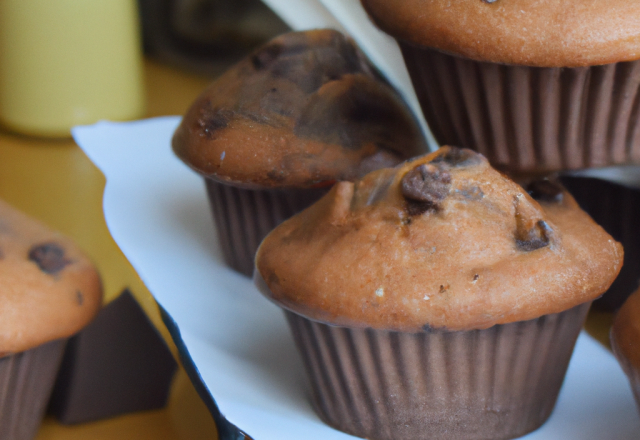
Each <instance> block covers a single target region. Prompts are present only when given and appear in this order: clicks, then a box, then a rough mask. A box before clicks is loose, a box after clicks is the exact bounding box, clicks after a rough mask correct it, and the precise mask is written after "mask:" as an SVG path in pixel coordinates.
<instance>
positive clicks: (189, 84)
mask: <svg viewBox="0 0 640 440" xmlns="http://www.w3.org/2000/svg"><path fill="white" fill-rule="evenodd" d="M145 81H146V88H147V92H146V93H147V116H148V117H153V116H163V115H180V114H183V113H184V112H185V111H186V109H187V107H188V106H189V105H190V103H191V102H192V101H193V100H194V99H195V97H196V96H197V95H198V94H199V93H200V92H201V91H202V90H203V89H204V87H205V86H206V85H207V84H208V83H209V82H210V79H209V78H205V77H201V76H196V75H191V74H188V73H185V72H181V71H179V70H176V69H174V68H171V67H167V66H165V65H161V64H158V63H156V62H153V61H149V60H147V61H145ZM104 185H105V179H104V176H103V175H102V173H101V172H100V171H99V170H98V169H97V168H96V167H95V166H94V165H93V164H92V163H91V161H90V160H89V159H88V158H87V157H86V156H85V155H84V153H83V152H82V151H81V150H80V148H79V147H78V146H77V145H76V144H75V142H74V141H73V140H72V139H70V138H69V139H64V140H53V139H49V140H47V139H39V138H32V137H27V136H20V135H15V134H12V133H10V132H8V131H6V130H2V129H0V198H2V199H4V200H6V201H7V202H9V203H11V204H12V205H13V206H15V207H16V208H18V209H20V210H22V211H24V212H25V213H27V214H30V215H31V216H33V217H35V218H37V219H39V220H41V221H43V222H44V223H46V224H48V225H49V226H51V227H52V228H54V229H56V230H59V231H61V232H63V233H64V234H66V235H68V236H70V237H71V238H73V239H74V240H75V241H76V242H77V243H78V244H79V245H80V247H82V248H83V249H84V250H85V251H86V252H87V253H88V254H89V255H90V256H91V258H92V259H93V261H94V262H95V263H96V265H97V266H98V269H99V270H100V273H101V275H102V280H103V284H104V288H105V301H106V302H108V301H110V300H111V299H113V298H115V297H116V296H117V295H118V294H119V293H120V292H121V291H122V290H123V289H124V288H125V287H129V288H130V290H131V291H132V292H133V294H134V296H135V297H136V298H137V299H138V301H139V302H140V303H141V305H142V306H143V308H144V309H145V311H146V312H147V314H148V315H149V317H150V318H151V319H152V321H153V322H154V324H156V326H157V327H158V329H159V330H160V332H161V333H162V335H163V336H164V337H165V339H166V340H167V341H168V344H169V346H170V348H171V350H172V351H173V353H174V354H175V353H176V350H175V346H174V345H173V344H172V342H171V339H170V337H169V334H168V332H167V330H166V328H165V327H164V325H163V324H162V321H161V319H160V315H159V312H158V309H157V306H156V304H155V302H154V300H153V298H152V297H151V294H150V293H149V292H148V290H147V289H146V288H145V286H144V285H143V283H142V282H141V281H140V279H139V278H138V276H137V275H136V273H135V271H134V270H133V268H132V267H131V265H130V264H129V263H128V261H127V260H126V258H125V257H124V255H123V254H122V252H121V251H120V249H119V248H118V246H117V245H116V244H115V242H114V241H113V239H112V238H111V235H110V234H109V231H108V229H107V226H106V224H105V220H104V216H103V212H102V194H103V189H104ZM213 438H216V431H215V425H214V424H213V420H212V419H211V416H210V415H209V413H208V412H207V410H206V407H205V406H204V404H203V403H202V401H201V400H200V399H199V397H198V396H197V394H196V392H195V389H194V388H193V386H192V385H191V383H190V382H189V380H188V379H187V377H186V374H185V373H184V370H182V368H180V369H179V371H178V374H177V375H176V379H175V381H174V384H173V386H172V390H171V394H170V398H169V404H168V405H167V407H166V408H165V409H163V410H158V411H149V412H145V413H137V414H129V415H125V416H121V417H116V418H113V419H109V420H105V421H99V422H95V423H88V424H83V425H76V426H70V427H69V426H62V425H59V424H58V423H57V422H56V421H55V420H54V419H51V418H47V419H46V420H45V422H44V423H43V425H42V428H41V429H40V432H39V435H38V437H37V439H38V440H58V439H92V440H102V439H104V440H107V439H118V440H126V439H140V440H145V439H154V440H174V439H181V440H182V439H185V440H186V439H189V440H197V439H213Z"/></svg>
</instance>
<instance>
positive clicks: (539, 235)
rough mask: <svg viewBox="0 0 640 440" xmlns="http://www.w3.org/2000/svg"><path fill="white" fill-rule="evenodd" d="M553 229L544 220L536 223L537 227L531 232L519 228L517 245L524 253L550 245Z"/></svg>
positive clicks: (530, 230)
mask: <svg viewBox="0 0 640 440" xmlns="http://www.w3.org/2000/svg"><path fill="white" fill-rule="evenodd" d="M550 231H551V228H550V227H549V225H548V224H547V222H545V221H544V220H539V221H538V222H536V224H535V226H534V227H533V228H531V229H529V230H522V229H520V228H518V231H517V234H516V245H517V246H518V249H520V250H521V251H524V252H531V251H535V250H536V249H540V248H543V247H545V246H548V245H549V236H550V235H551V234H550Z"/></svg>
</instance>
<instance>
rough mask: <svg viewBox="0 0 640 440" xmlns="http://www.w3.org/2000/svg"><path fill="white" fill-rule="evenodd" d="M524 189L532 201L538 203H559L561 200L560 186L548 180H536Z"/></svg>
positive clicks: (561, 190) (561, 191)
mask: <svg viewBox="0 0 640 440" xmlns="http://www.w3.org/2000/svg"><path fill="white" fill-rule="evenodd" d="M525 189H526V190H527V192H528V193H529V195H530V196H531V197H532V198H533V199H534V200H537V201H539V202H545V203H561V202H562V199H563V188H562V186H560V184H559V183H557V182H555V181H551V180H549V179H536V180H534V181H533V182H531V183H529V184H528V185H527V187H526V188H525Z"/></svg>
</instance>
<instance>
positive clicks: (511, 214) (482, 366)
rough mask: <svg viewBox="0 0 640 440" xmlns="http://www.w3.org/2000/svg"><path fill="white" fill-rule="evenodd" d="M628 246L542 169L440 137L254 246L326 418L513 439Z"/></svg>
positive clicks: (408, 432) (530, 424) (542, 400)
mask: <svg viewBox="0 0 640 440" xmlns="http://www.w3.org/2000/svg"><path fill="white" fill-rule="evenodd" d="M622 257H623V251H622V247H621V246H620V244H619V243H617V242H615V241H614V240H613V239H612V238H611V237H610V236H609V235H608V234H607V233H606V232H605V231H604V230H603V229H602V228H601V227H600V226H598V225H597V224H595V223H594V222H593V220H591V218H590V217H589V216H588V215H587V214H586V213H584V212H583V211H581V210H580V209H579V207H578V205H577V204H576V202H575V201H574V200H573V198H572V197H571V196H570V195H569V194H568V193H567V192H565V191H563V189H562V188H561V187H559V186H556V185H553V184H552V183H551V182H549V181H545V182H543V183H541V184H540V183H533V184H531V185H530V187H529V188H528V191H525V190H524V189H523V188H522V187H520V186H518V185H517V184H515V183H514V182H512V181H510V180H509V179H507V178H506V177H504V176H503V175H502V174H500V173H499V172H497V171H495V170H493V169H492V168H491V167H490V166H489V164H488V162H487V160H486V159H485V158H484V157H483V156H481V155H479V154H476V153H474V152H472V151H470V150H463V149H456V148H450V147H444V148H441V149H440V150H438V151H437V152H435V153H432V154H430V155H428V156H423V157H419V158H416V159H413V160H409V161H407V162H405V163H403V164H401V165H398V166H397V167H395V168H391V169H382V170H378V171H375V172H373V173H370V174H368V175H367V176H365V177H364V178H362V179H361V180H358V181H356V182H355V183H350V182H340V183H338V184H337V185H336V186H335V187H334V188H332V190H331V191H330V192H329V193H328V194H327V195H326V196H325V197H323V198H322V199H321V200H320V201H318V202H317V203H316V204H314V205H312V206H311V207H310V208H308V209H306V210H305V211H303V212H301V213H300V214H298V215H296V216H295V217H293V218H291V219H289V220H287V221H285V222H284V223H283V224H281V225H280V226H278V227H277V228H276V229H274V230H273V231H272V232H271V233H270V234H269V235H268V236H267V237H266V238H265V240H264V241H263V243H262V245H261V246H260V248H259V250H258V253H257V256H256V268H257V270H256V275H255V278H256V284H257V285H258V286H259V287H260V289H261V290H262V292H263V293H264V294H265V295H266V296H267V297H269V298H270V299H271V300H273V301H274V302H276V303H277V304H279V305H280V306H281V307H283V308H284V310H285V314H286V316H287V319H288V321H289V324H290V326H291V329H292V330H293V334H294V339H295V341H296V343H297V346H298V349H299V351H300V352H301V354H302V358H303V360H304V363H305V366H306V369H307V372H308V375H309V377H310V380H311V386H312V395H313V403H314V405H315V408H316V411H317V412H318V414H319V415H320V417H321V418H322V419H324V420H325V421H326V422H327V423H329V424H330V425H332V426H334V427H336V428H337V429H340V430H342V431H345V432H348V433H350V434H353V435H357V436H360V437H366V438H371V439H375V440H382V439H409V440H410V439H425V438H429V439H465V440H471V439H507V438H513V437H517V436H520V435H523V434H525V433H527V432H529V431H532V430H534V429H536V428H537V427H539V426H540V425H541V424H542V423H543V422H544V421H545V420H546V419H547V418H548V416H549V415H550V413H551V411H552V409H553V407H554V404H555V401H556V398H557V395H558V392H559V389H560V386H561V384H562V381H563V378H564V375H565V372H566V368H567V365H568V362H569V358H570V356H571V353H572V350H573V346H574V344H575V340H576V338H577V336H578V333H579V332H580V328H581V326H582V323H583V321H584V318H585V315H586V313H587V311H588V308H589V304H590V303H591V301H592V300H593V299H594V298H596V297H598V296H599V295H600V294H602V292H604V291H606V290H607V288H608V287H609V285H610V284H611V283H612V282H613V280H614V279H615V277H616V275H617V274H618V272H619V270H620V267H621V265H622Z"/></svg>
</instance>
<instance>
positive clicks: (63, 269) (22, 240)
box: [0, 200, 102, 440]
mask: <svg viewBox="0 0 640 440" xmlns="http://www.w3.org/2000/svg"><path fill="white" fill-rule="evenodd" d="M0 284H1V285H2V290H1V291H0V353H1V354H2V357H1V358H0V383H1V384H2V385H1V386H0V396H2V399H1V401H0V407H1V408H2V411H0V438H3V439H20V440H22V439H31V438H33V437H35V435H36V432H37V429H38V426H39V425H40V421H41V419H42V416H43V415H44V411H45V409H46V404H47V402H48V399H49V395H50V393H51V390H52V387H53V383H54V380H55V376H56V373H57V371H58V367H59V365H60V361H61V359H62V354H63V351H64V347H65V343H66V339H67V338H68V337H69V336H71V335H73V334H75V333H77V332H78V331H79V330H80V329H82V328H83V327H84V326H85V325H86V324H88V323H89V322H90V321H91V319H92V318H93V317H94V316H95V315H96V313H97V312H98V310H99V309H100V306H101V304H102V287H101V283H100V278H99V276H98V273H97V271H96V269H95V267H94V266H93V265H92V264H91V262H90V261H89V260H88V258H87V257H86V256H85V255H84V254H83V253H82V251H80V249H79V248H78V247H77V246H76V245H75V244H74V243H73V242H72V241H71V240H70V239H68V238H66V237H64V236H62V235H61V234H59V233H56V232H53V231H51V230H50V229H48V228H47V227H45V226H44V225H42V224H40V223H39V222H37V221H36V220H34V219H32V218H30V217H28V216H26V215H25V214H23V213H21V212H19V211H17V210H16V209H14V208H13V207H11V206H10V205H8V204H7V203H5V202H3V201H1V200H0Z"/></svg>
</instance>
